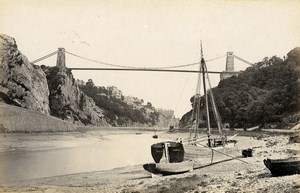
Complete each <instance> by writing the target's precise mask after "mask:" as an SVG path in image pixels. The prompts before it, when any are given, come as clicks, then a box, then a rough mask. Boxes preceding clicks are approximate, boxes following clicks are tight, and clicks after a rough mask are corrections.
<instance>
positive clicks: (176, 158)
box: [143, 141, 193, 175]
mask: <svg viewBox="0 0 300 193" xmlns="http://www.w3.org/2000/svg"><path fill="white" fill-rule="evenodd" d="M151 155H152V157H153V159H154V161H155V163H150V164H144V165H143V167H144V169H145V170H147V171H149V172H151V173H153V174H161V175H170V174H180V173H185V172H188V171H191V170H193V162H191V161H183V160H184V148H183V145H182V143H179V142H174V141H166V142H160V143H156V144H153V145H152V146H151Z"/></svg>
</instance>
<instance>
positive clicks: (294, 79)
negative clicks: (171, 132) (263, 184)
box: [181, 48, 300, 127]
mask: <svg viewBox="0 0 300 193" xmlns="http://www.w3.org/2000/svg"><path fill="white" fill-rule="evenodd" d="M299 77H300V48H295V49H293V50H292V51H291V52H289V53H288V55H287V58H286V59H285V60H282V59H281V58H278V57H276V56H273V57H271V58H264V59H263V60H262V61H261V62H258V63H256V64H255V65H253V66H252V67H249V68H247V69H246V70H245V71H244V72H242V73H240V74H239V75H238V76H233V77H230V78H227V79H225V80H222V81H220V83H219V85H218V86H217V87H215V88H213V93H214V95H215V98H216V103H217V106H218V109H219V112H220V114H221V117H222V120H223V123H224V122H226V123H229V124H230V126H231V127H245V126H246V127H249V126H255V125H260V126H265V124H267V123H274V124H276V125H280V124H288V123H292V122H296V121H297V119H299V118H298V117H297V116H299V110H300V107H299V106H300V100H299V84H300V81H299ZM191 101H193V100H191ZM210 113H211V110H210ZM211 115H212V113H211ZM294 115H297V116H294ZM190 117H191V111H190V112H189V113H187V114H185V115H184V116H183V117H182V119H181V125H183V126H184V125H187V124H188V123H189V122H190V120H191V118H190Z"/></svg>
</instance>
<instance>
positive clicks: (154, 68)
mask: <svg viewBox="0 0 300 193" xmlns="http://www.w3.org/2000/svg"><path fill="white" fill-rule="evenodd" d="M65 53H67V54H70V55H72V56H75V57H78V58H81V59H83V60H87V61H90V62H94V63H98V64H103V65H107V66H113V67H119V68H132V69H153V70H159V69H169V68H183V67H188V66H194V65H198V64H200V62H195V63H190V64H183V65H176V66H165V67H135V66H125V65H119V64H113V63H107V62H101V61H97V60H93V59H89V58H86V57H83V56H79V55H77V54H73V53H71V52H68V51H65ZM225 56H226V55H223V56H218V57H216V58H212V59H210V60H207V61H209V62H210V61H214V60H218V59H220V58H223V57H225Z"/></svg>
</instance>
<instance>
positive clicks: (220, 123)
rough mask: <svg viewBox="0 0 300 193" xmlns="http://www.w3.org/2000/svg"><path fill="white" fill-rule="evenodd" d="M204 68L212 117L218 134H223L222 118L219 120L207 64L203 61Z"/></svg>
mask: <svg viewBox="0 0 300 193" xmlns="http://www.w3.org/2000/svg"><path fill="white" fill-rule="evenodd" d="M204 68H205V69H203V71H204V73H206V78H207V81H208V86H209V92H208V93H209V95H210V97H211V102H212V107H213V114H214V117H215V119H216V122H217V125H218V129H219V133H220V135H222V134H223V124H222V120H221V117H220V113H219V110H218V108H217V105H216V100H215V97H214V94H213V90H212V86H211V82H210V79H209V76H208V71H207V66H206V64H205V63H204Z"/></svg>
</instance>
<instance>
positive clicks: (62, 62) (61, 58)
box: [56, 48, 66, 68]
mask: <svg viewBox="0 0 300 193" xmlns="http://www.w3.org/2000/svg"><path fill="white" fill-rule="evenodd" d="M56 66H57V67H63V68H66V57H65V48H58V51H57V60H56Z"/></svg>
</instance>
